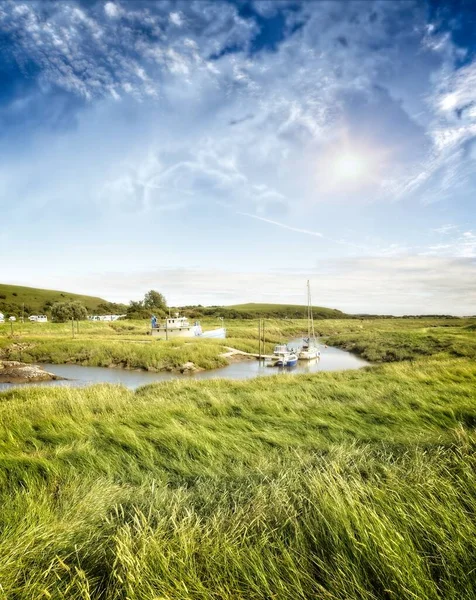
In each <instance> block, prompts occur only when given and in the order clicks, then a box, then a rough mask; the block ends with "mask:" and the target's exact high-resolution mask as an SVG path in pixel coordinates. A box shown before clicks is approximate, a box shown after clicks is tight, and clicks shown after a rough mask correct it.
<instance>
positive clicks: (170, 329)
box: [151, 313, 202, 340]
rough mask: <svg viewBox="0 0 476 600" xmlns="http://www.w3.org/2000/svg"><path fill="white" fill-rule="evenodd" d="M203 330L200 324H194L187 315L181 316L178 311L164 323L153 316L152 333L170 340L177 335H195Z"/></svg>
mask: <svg viewBox="0 0 476 600" xmlns="http://www.w3.org/2000/svg"><path fill="white" fill-rule="evenodd" d="M201 332H202V330H201V327H200V325H192V324H191V323H190V322H189V320H188V319H187V317H179V314H178V313H176V314H175V316H174V317H168V318H167V319H165V321H164V322H163V323H160V322H159V321H157V319H156V318H155V317H152V328H151V335H153V336H154V337H158V338H159V339H163V340H170V339H172V338H175V337H195V336H197V335H200V334H201Z"/></svg>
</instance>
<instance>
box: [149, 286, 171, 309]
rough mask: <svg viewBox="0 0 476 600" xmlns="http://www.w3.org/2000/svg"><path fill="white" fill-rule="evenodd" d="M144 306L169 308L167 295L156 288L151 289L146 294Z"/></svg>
mask: <svg viewBox="0 0 476 600" xmlns="http://www.w3.org/2000/svg"><path fill="white" fill-rule="evenodd" d="M144 308H147V309H150V310H152V309H155V310H167V301H166V299H165V296H164V295H163V294H161V293H160V292H156V291H155V290H150V292H147V294H146V295H145V296H144Z"/></svg>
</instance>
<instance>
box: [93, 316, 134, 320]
mask: <svg viewBox="0 0 476 600" xmlns="http://www.w3.org/2000/svg"><path fill="white" fill-rule="evenodd" d="M126 316H127V315H90V316H89V317H88V319H89V320H90V321H118V320H119V319H123V318H124V317H126Z"/></svg>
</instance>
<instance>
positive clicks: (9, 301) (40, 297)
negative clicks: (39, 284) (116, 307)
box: [0, 283, 106, 317]
mask: <svg viewBox="0 0 476 600" xmlns="http://www.w3.org/2000/svg"><path fill="white" fill-rule="evenodd" d="M71 300H79V301H80V302H82V303H83V304H84V306H85V307H86V308H87V309H88V310H95V309H96V308H97V307H98V305H99V304H104V303H106V301H105V300H103V299H102V298H96V297H95V296H84V295H81V294H71V293H70V292H61V291H57V290H43V289H39V288H31V287H23V286H20V285H9V284H4V283H0V312H2V313H4V314H5V315H7V316H8V315H15V316H17V317H18V316H21V314H22V310H23V305H25V306H24V313H25V316H28V315H31V314H38V313H40V314H42V313H47V312H48V310H49V307H50V306H51V305H52V304H54V303H55V302H69V301H71Z"/></svg>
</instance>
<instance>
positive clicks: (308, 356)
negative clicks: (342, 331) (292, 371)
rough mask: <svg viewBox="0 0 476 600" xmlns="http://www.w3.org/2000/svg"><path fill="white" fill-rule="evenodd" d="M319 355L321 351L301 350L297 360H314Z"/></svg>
mask: <svg viewBox="0 0 476 600" xmlns="http://www.w3.org/2000/svg"><path fill="white" fill-rule="evenodd" d="M320 357H321V353H320V352H319V350H301V352H299V355H298V358H299V360H314V359H316V358H317V359H319V358H320Z"/></svg>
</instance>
